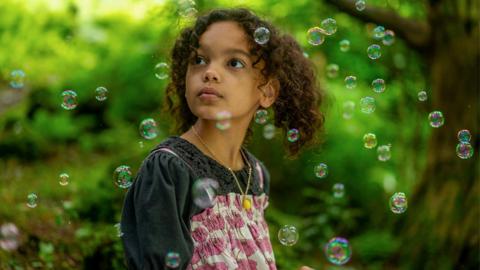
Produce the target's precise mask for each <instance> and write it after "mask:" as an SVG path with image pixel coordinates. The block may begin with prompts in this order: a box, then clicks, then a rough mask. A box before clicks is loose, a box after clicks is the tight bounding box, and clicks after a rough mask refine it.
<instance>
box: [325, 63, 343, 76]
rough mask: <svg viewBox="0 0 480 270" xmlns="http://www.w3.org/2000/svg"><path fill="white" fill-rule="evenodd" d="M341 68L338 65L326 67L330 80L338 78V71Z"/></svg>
mask: <svg viewBox="0 0 480 270" xmlns="http://www.w3.org/2000/svg"><path fill="white" fill-rule="evenodd" d="M339 69H340V68H339V66H338V65H337V64H329V65H327V67H326V70H327V77H329V78H335V77H337V76H338V70H339Z"/></svg>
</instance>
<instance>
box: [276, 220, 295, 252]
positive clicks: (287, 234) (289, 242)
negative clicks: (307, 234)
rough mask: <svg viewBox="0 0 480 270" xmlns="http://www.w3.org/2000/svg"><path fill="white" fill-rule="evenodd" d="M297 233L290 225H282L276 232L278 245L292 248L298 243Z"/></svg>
mask: <svg viewBox="0 0 480 270" xmlns="http://www.w3.org/2000/svg"><path fill="white" fill-rule="evenodd" d="M298 237H299V234H298V231H297V228H295V226H292V225H284V226H283V227H282V228H280V230H279V231H278V240H279V241H280V243H281V244H282V245H284V246H288V247H289V246H293V245H295V244H296V243H297V241H298Z"/></svg>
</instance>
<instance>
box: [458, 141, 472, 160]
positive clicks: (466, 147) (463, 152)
mask: <svg viewBox="0 0 480 270" xmlns="http://www.w3.org/2000/svg"><path fill="white" fill-rule="evenodd" d="M456 152H457V156H458V157H459V158H461V159H469V158H471V157H472V156H473V147H472V145H471V144H470V143H468V142H461V143H459V144H457V147H456Z"/></svg>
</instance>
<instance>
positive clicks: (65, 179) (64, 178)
mask: <svg viewBox="0 0 480 270" xmlns="http://www.w3.org/2000/svg"><path fill="white" fill-rule="evenodd" d="M58 183H59V184H60V185H61V186H66V185H68V184H69V183H70V176H69V175H68V174H67V173H61V174H60V176H59V180H58Z"/></svg>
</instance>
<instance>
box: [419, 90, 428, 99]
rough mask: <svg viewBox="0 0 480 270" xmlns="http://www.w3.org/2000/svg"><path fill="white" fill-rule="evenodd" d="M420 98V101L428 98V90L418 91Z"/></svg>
mask: <svg viewBox="0 0 480 270" xmlns="http://www.w3.org/2000/svg"><path fill="white" fill-rule="evenodd" d="M418 100H420V101H425V100H427V92H425V91H420V92H418Z"/></svg>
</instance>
